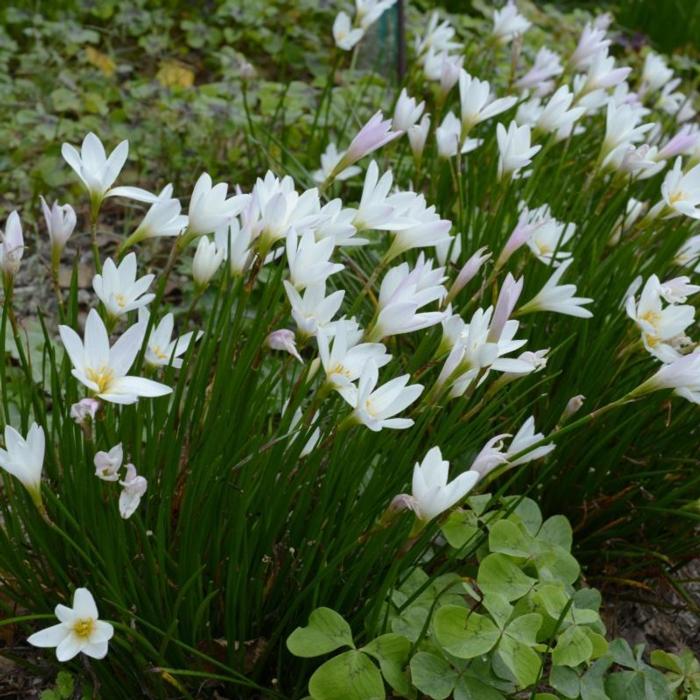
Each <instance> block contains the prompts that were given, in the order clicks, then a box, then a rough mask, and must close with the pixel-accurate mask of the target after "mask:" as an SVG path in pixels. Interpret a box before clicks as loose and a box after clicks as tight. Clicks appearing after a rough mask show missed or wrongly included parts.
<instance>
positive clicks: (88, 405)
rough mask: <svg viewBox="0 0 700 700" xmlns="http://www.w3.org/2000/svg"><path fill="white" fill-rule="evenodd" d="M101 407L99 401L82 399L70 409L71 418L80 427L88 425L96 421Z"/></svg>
mask: <svg viewBox="0 0 700 700" xmlns="http://www.w3.org/2000/svg"><path fill="white" fill-rule="evenodd" d="M100 405H101V404H100V402H99V401H97V399H80V401H77V402H76V403H74V404H73V405H72V406H71V407H70V417H71V418H72V419H73V420H74V421H75V422H76V423H77V424H78V425H80V426H84V425H87V424H88V423H91V422H92V421H94V420H95V416H96V415H97V411H98V410H99V409H100Z"/></svg>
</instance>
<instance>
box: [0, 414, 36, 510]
mask: <svg viewBox="0 0 700 700" xmlns="http://www.w3.org/2000/svg"><path fill="white" fill-rule="evenodd" d="M45 447H46V439H45V436H44V429H43V428H42V427H41V426H39V425H37V424H36V423H32V424H31V426H30V428H29V432H28V433H27V437H26V439H25V438H23V437H22V436H21V435H20V434H19V433H18V432H17V431H16V430H15V429H14V428H13V427H12V426H11V425H6V426H5V449H4V450H3V449H0V468H2V469H4V470H5V471H6V472H7V473H8V474H11V475H12V476H14V477H15V478H17V479H19V481H20V482H22V485H23V486H24V488H26V489H27V491H29V495H30V496H31V497H32V500H33V501H34V503H35V504H36V505H37V506H41V471H42V469H43V467H44V450H45Z"/></svg>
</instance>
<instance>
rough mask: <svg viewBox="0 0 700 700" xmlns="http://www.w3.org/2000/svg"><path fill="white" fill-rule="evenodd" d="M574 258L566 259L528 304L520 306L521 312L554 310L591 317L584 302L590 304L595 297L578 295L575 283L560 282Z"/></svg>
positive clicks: (570, 314) (559, 312)
mask: <svg viewBox="0 0 700 700" xmlns="http://www.w3.org/2000/svg"><path fill="white" fill-rule="evenodd" d="M573 261H574V260H573V258H569V259H568V260H565V261H564V262H563V263H562V264H561V265H560V266H559V267H558V268H557V269H556V270H555V271H554V272H553V274H552V276H551V277H550V278H549V279H548V280H547V282H546V283H545V285H544V287H542V289H541V290H540V291H539V292H538V294H537V295H536V296H535V297H534V298H532V299H531V300H530V301H529V302H528V303H527V304H525V305H524V306H521V307H520V313H521V314H528V313H533V312H535V311H553V312H554V313H558V314H565V315H567V316H578V317H579V318H591V317H592V316H593V314H592V313H591V312H590V311H589V310H588V309H584V308H582V306H583V305H584V304H590V303H591V302H592V301H593V299H588V298H586V297H577V296H574V295H575V294H576V285H575V284H562V285H560V284H559V280H560V279H561V278H562V276H563V275H564V273H565V272H566V271H567V269H568V268H569V265H571V263H572V262H573Z"/></svg>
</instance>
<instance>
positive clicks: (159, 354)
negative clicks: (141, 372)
mask: <svg viewBox="0 0 700 700" xmlns="http://www.w3.org/2000/svg"><path fill="white" fill-rule="evenodd" d="M149 318H150V314H149V312H148V310H147V309H145V308H143V307H142V308H140V309H139V323H140V324H141V325H142V326H143V327H144V329H147V328H148V323H149ZM174 328H175V319H174V317H173V315H172V314H171V313H168V314H165V316H163V318H161V320H160V322H159V323H157V324H154V326H153V328H151V333H150V335H149V336H148V340H147V341H146V352H145V354H144V356H143V359H144V360H145V361H146V364H149V365H150V366H151V367H175V368H176V369H180V367H182V355H184V354H185V353H186V352H187V350H188V348H189V347H190V345H191V344H192V343H193V342H195V341H197V340H199V339H200V338H201V337H202V335H203V333H202V331H199V332H197V333H196V334H195V333H194V332H192V331H190V332H188V333H185V334H183V335H181V336H180V337H179V338H175V339H174V340H173V330H174Z"/></svg>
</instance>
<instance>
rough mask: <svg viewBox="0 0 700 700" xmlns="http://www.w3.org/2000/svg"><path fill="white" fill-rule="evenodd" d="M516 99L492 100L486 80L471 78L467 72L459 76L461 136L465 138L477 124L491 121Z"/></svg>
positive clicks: (461, 72) (508, 107) (502, 98)
mask: <svg viewBox="0 0 700 700" xmlns="http://www.w3.org/2000/svg"><path fill="white" fill-rule="evenodd" d="M517 101H518V98H517V97H501V98H498V99H496V98H494V97H493V96H492V95H491V86H490V85H489V83H488V82H487V81H486V80H479V79H478V78H473V77H472V76H471V75H469V73H467V71H465V70H461V71H460V74H459V103H460V110H461V117H462V136H463V137H464V136H466V135H467V134H468V133H469V131H471V129H472V128H473V127H475V126H476V125H477V124H481V122H484V121H486V120H487V119H491V118H492V117H495V116H496V115H498V114H501V113H502V112H505V111H506V110H509V109H510V108H511V107H512V106H513V105H514V104H515V103H516V102H517Z"/></svg>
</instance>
